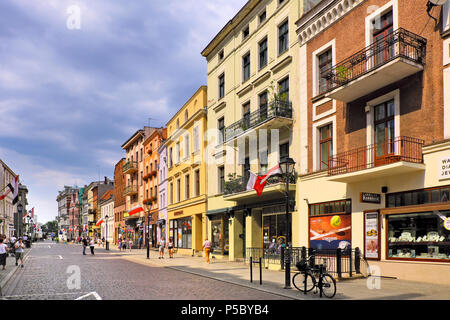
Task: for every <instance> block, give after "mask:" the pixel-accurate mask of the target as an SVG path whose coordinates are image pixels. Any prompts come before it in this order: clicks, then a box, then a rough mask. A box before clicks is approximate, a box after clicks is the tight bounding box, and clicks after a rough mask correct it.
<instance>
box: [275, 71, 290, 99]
mask: <svg viewBox="0 0 450 320" xmlns="http://www.w3.org/2000/svg"><path fill="white" fill-rule="evenodd" d="M278 89H279V92H278V93H279V96H280V99H281V100H283V101H289V77H287V78H285V79H283V80H281V81H280V82H278Z"/></svg>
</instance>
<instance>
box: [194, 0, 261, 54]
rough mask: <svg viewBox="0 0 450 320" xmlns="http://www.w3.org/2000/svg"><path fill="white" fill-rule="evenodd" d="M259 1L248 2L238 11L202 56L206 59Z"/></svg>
mask: <svg viewBox="0 0 450 320" xmlns="http://www.w3.org/2000/svg"><path fill="white" fill-rule="evenodd" d="M260 1H261V0H248V1H247V3H246V4H245V5H244V6H243V7H242V8H241V10H239V12H238V13H237V14H236V15H235V16H234V17H233V19H231V20H230V21H228V23H227V24H226V25H225V26H224V27H223V28H222V30H220V31H219V33H218V34H217V35H216V36H215V37H214V38H213V39H212V40H211V42H210V43H209V44H208V45H207V46H206V48H205V49H203V51H202V52H201V54H202V56H204V57H207V56H208V55H209V54H210V53H211V52H212V51H213V50H214V48H215V47H217V46H218V45H219V43H220V42H221V41H222V40H223V39H225V37H226V36H227V35H228V34H229V33H230V32H231V31H233V29H234V28H235V27H236V26H237V25H238V24H239V23H240V22H241V21H242V20H243V19H244V18H245V17H246V16H247V14H248V13H249V12H250V11H251V10H253V8H255V7H256V6H257V5H258V3H259V2H260Z"/></svg>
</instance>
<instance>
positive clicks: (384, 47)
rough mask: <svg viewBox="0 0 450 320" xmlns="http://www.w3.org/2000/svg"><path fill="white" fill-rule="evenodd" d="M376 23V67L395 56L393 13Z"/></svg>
mask: <svg viewBox="0 0 450 320" xmlns="http://www.w3.org/2000/svg"><path fill="white" fill-rule="evenodd" d="M374 23H375V26H374V29H373V43H376V45H375V48H374V50H375V52H374V66H378V65H380V64H383V63H385V62H386V61H388V60H389V59H390V58H392V57H393V56H394V41H393V35H392V34H393V31H394V28H393V20H392V11H390V12H388V13H386V14H384V15H383V16H381V18H380V20H379V21H378V20H376V21H374Z"/></svg>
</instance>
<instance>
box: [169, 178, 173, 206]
mask: <svg viewBox="0 0 450 320" xmlns="http://www.w3.org/2000/svg"><path fill="white" fill-rule="evenodd" d="M169 201H170V204H172V203H173V182H171V183H170V185H169Z"/></svg>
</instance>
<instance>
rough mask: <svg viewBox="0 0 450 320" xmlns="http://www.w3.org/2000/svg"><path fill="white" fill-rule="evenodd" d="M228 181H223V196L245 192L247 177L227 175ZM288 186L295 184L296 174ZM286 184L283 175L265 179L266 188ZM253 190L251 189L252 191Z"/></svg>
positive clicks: (261, 174) (259, 174)
mask: <svg viewBox="0 0 450 320" xmlns="http://www.w3.org/2000/svg"><path fill="white" fill-rule="evenodd" d="M265 174H266V173H258V176H263V175H265ZM228 177H229V180H228V181H225V185H224V192H223V193H224V195H230V194H235V193H239V192H243V191H246V190H247V183H248V179H249V175H244V176H239V175H229V176H228ZM289 180H290V181H289V183H290V184H295V183H296V181H297V173H295V174H294V175H292V176H291V177H290V179H289ZM280 183H282V184H284V183H286V177H285V176H284V175H273V176H271V177H269V178H268V179H267V182H266V187H267V186H270V185H275V184H280ZM252 190H253V189H252Z"/></svg>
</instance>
